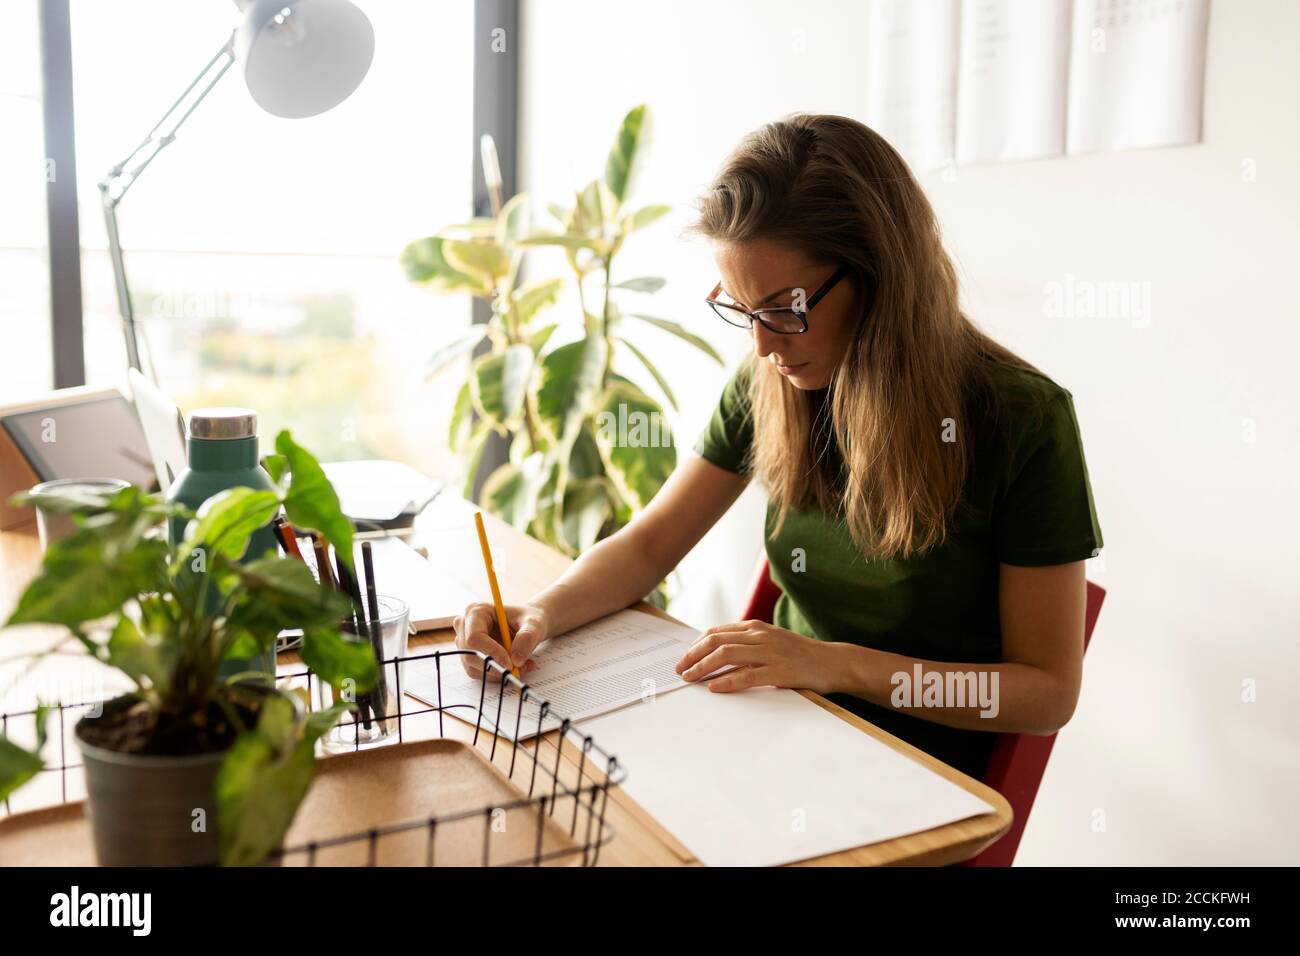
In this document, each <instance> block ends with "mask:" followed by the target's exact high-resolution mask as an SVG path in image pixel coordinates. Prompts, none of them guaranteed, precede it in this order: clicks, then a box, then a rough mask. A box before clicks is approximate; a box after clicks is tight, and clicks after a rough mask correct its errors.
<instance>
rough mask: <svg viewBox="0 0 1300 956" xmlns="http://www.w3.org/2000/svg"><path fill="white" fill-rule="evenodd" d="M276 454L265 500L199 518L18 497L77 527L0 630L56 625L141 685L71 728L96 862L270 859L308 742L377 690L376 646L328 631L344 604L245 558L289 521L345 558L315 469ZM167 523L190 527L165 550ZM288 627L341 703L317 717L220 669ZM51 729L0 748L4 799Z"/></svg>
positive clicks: (138, 502) (281, 570)
mask: <svg viewBox="0 0 1300 956" xmlns="http://www.w3.org/2000/svg"><path fill="white" fill-rule="evenodd" d="M276 451H277V454H276V455H272V456H269V457H268V459H267V470H268V471H269V472H270V473H271V475H272V478H273V479H274V488H273V489H272V490H254V489H251V488H234V489H230V490H228V491H223V492H221V493H220V494H217V495H215V496H213V497H212V498H209V499H208V500H207V501H206V502H204V503H203V505H202V506H200V507H199V508H198V510H197V512H194V513H190V512H189V511H188V510H187V509H185V508H184V507H183V506H180V505H177V504H175V503H172V502H168V501H165V500H163V499H162V498H160V497H156V496H152V495H148V494H145V493H144V492H143V491H141V490H140V489H138V488H136V487H133V486H132V487H127V488H124V489H122V490H121V491H118V492H115V493H113V494H111V495H110V496H106V497H104V496H100V497H95V496H91V497H85V496H76V495H74V496H68V497H63V498H45V497H41V498H39V499H35V500H33V499H21V498H20V500H25V501H26V503H30V504H35V505H36V506H38V507H41V508H46V509H51V510H57V511H61V512H63V513H67V514H71V515H72V517H73V520H74V521H75V522H76V524H77V530H76V531H75V532H74V533H73V534H72V535H71V536H69V537H67V538H64V539H62V540H59V541H56V542H54V543H53V544H51V546H50V548H49V549H48V551H47V552H46V554H45V557H44V560H43V562H42V565H41V569H40V572H39V573H38V575H37V576H36V578H35V579H34V580H33V581H32V582H31V584H30V585H28V587H27V589H26V590H25V591H24V593H23V595H22V597H21V598H20V599H19V601H18V605H17V607H16V609H15V610H14V612H13V614H12V615H11V616H10V617H9V620H8V621H7V622H6V624H5V626H6V627H9V626H12V625H16V624H31V623H43V624H52V625H57V626H60V627H63V628H65V629H66V630H67V632H68V637H67V641H66V642H64V643H75V644H79V645H80V646H81V648H82V649H84V651H85V652H86V653H87V654H90V655H91V656H92V657H94V658H95V659H96V660H99V661H102V662H103V663H105V664H107V665H109V666H110V667H113V668H116V669H117V670H119V671H121V672H122V673H123V674H125V675H126V676H127V677H128V678H130V679H131V681H132V682H133V683H134V685H135V689H134V690H132V691H131V692H130V693H128V694H125V695H123V696H121V697H118V698H116V699H114V700H112V701H109V702H107V703H106V704H105V705H104V706H103V707H102V708H100V710H99V713H94V712H92V713H89V714H87V715H86V716H85V717H83V718H82V719H81V720H80V721H79V722H78V723H77V726H76V730H75V734H76V739H77V743H78V745H79V747H80V749H81V752H82V756H83V762H84V765H85V772H86V792H87V809H88V813H89V816H90V820H91V825H92V829H93V831H94V837H95V847H96V853H97V856H98V858H99V861H100V863H101V864H104V865H133V864H134V865H141V864H144V865H157V864H205V863H213V862H220V863H222V864H234V865H240V864H253V863H257V862H260V861H261V860H263V859H264V858H265V857H266V856H267V854H269V853H270V852H272V851H273V850H275V849H276V848H277V847H278V846H279V845H280V843H281V841H282V839H283V837H284V834H285V832H286V831H287V830H288V827H289V825H290V823H291V822H292V821H293V816H294V813H295V812H296V810H297V808H298V805H299V803H300V802H301V801H302V798H303V797H304V796H305V794H306V792H307V789H308V787H309V786H310V784H311V779H312V772H313V767H314V761H315V744H316V741H317V740H318V739H319V738H320V737H321V736H322V735H323V734H324V733H325V732H326V731H327V730H329V728H330V727H331V726H333V724H334V723H335V722H336V721H337V720H338V719H339V717H340V716H341V714H342V713H343V712H344V711H346V710H348V709H349V708H351V707H352V704H350V703H349V702H348V701H350V700H352V699H355V694H356V693H364V692H365V691H367V690H369V688H370V687H371V686H372V685H373V683H374V681H375V678H376V674H377V670H376V663H375V659H374V656H373V653H372V651H371V649H370V646H369V645H368V644H365V643H360V642H355V641H351V640H348V639H346V638H345V637H344V636H343V635H342V634H341V633H340V632H339V630H338V623H339V621H340V620H341V618H342V617H343V615H344V613H345V612H346V610H347V604H346V601H345V599H344V598H343V597H341V596H340V595H339V594H338V593H337V592H334V591H332V590H330V589H328V588H325V587H322V586H321V585H320V584H318V583H317V581H316V578H315V576H314V575H313V574H312V572H311V570H310V569H309V568H308V567H307V566H306V565H305V564H303V563H302V562H301V561H298V560H295V559H290V558H286V557H281V556H280V555H278V554H277V553H276V552H274V551H271V552H269V553H266V554H246V553H245V552H246V550H247V549H248V547H249V541H250V537H251V536H252V535H253V532H254V531H256V530H257V529H260V528H262V527H264V526H265V525H266V524H267V523H268V522H270V521H271V520H272V519H273V518H274V517H275V516H276V514H278V513H279V511H280V509H281V508H283V509H284V511H285V513H286V515H287V517H288V519H289V520H290V521H291V522H292V523H293V524H294V525H295V526H297V527H298V528H301V529H312V530H316V531H319V532H320V533H321V534H323V535H325V537H326V538H327V539H328V540H329V541H330V543H331V544H333V545H334V547H335V549H336V550H337V552H338V554H339V555H341V556H345V557H346V558H349V559H350V557H351V555H352V526H351V524H350V523H349V522H348V521H347V519H346V518H345V517H344V516H343V515H342V513H341V512H340V510H339V504H338V497H337V495H336V494H335V492H334V489H333V487H332V486H331V485H330V483H329V482H328V480H327V479H326V478H325V475H324V472H323V471H322V470H321V467H320V465H319V463H318V462H317V461H316V459H315V458H314V457H312V455H311V454H309V453H308V452H307V451H306V450H304V449H303V448H301V447H300V446H298V445H297V444H295V443H294V441H293V439H292V438H291V437H290V435H289V433H288V432H281V433H280V435H279V436H278V438H277V439H276ZM176 517H180V518H182V519H185V520H186V521H187V522H188V524H187V525H185V528H186V531H185V535H184V540H182V541H180V542H178V543H177V544H176V545H175V546H174V547H173V546H171V545H169V544H168V543H167V541H166V540H165V539H164V537H163V535H162V534H161V532H160V525H162V524H163V523H164V522H166V521H168V520H170V519H172V518H176ZM286 628H301V629H302V630H303V644H302V656H303V659H304V661H305V662H306V663H307V665H308V666H309V667H310V668H311V669H312V670H313V671H314V672H315V673H316V675H317V676H318V677H319V678H320V679H321V680H323V681H326V682H327V683H329V684H330V685H331V686H333V687H334V688H335V689H336V690H337V691H338V692H339V695H340V696H341V697H342V698H343V700H342V702H340V703H338V704H336V705H335V706H333V707H331V708H329V709H326V710H320V711H316V712H310V711H309V709H308V707H307V706H306V705H305V704H304V702H303V700H302V698H301V695H302V692H301V691H300V690H299V691H292V690H284V689H279V688H277V687H276V684H275V680H274V677H273V675H270V674H267V673H263V672H256V671H253V672H245V673H236V674H233V675H230V676H223V675H222V673H221V670H222V666H221V665H222V663H223V662H224V661H227V660H249V659H253V658H256V657H257V656H258V655H260V654H263V653H265V652H266V651H267V650H269V649H271V648H273V647H274V645H275V640H276V637H277V635H278V634H279V633H280V631H281V630H283V629H286ZM61 646H62V645H60V647H61ZM58 649H60V648H52V649H51V651H50V652H52V651H54V650H58ZM47 653H48V652H47ZM43 716H44V714H43V712H42V711H41V710H38V712H37V725H38V731H37V733H38V741H37V746H36V748H35V749H34V750H27V749H25V748H22V747H19V746H18V745H17V744H15V743H13V742H12V741H10V740H6V739H5V738H4V737H2V736H0V798H3V797H5V796H7V795H8V794H9V793H10V792H12V791H13V790H14V789H15V788H16V787H18V786H20V785H22V784H23V783H24V782H26V781H27V780H28V779H30V778H31V777H33V776H34V775H35V774H36V773H37V772H38V771H39V770H40V769H41V767H42V762H41V757H40V749H41V745H42V744H43V743H44V734H45V730H44V720H43Z"/></svg>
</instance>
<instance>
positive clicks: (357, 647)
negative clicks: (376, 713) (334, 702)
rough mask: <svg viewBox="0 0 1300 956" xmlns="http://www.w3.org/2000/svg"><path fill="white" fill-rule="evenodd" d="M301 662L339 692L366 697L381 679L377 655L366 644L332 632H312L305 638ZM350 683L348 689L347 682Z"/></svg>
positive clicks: (304, 636)
mask: <svg viewBox="0 0 1300 956" xmlns="http://www.w3.org/2000/svg"><path fill="white" fill-rule="evenodd" d="M302 660H303V663H304V664H306V665H307V666H308V667H309V668H311V670H312V671H313V672H314V673H315V674H316V676H317V677H319V678H320V679H321V680H323V681H325V683H327V684H329V685H330V686H331V687H333V688H334V689H335V690H337V691H342V690H344V689H345V687H346V688H347V689H350V690H352V691H354V692H355V693H357V694H364V693H367V692H368V691H369V690H370V689H371V688H372V687H374V686H375V681H376V680H377V679H378V677H379V666H378V663H377V662H376V661H375V654H374V651H373V650H372V649H371V647H370V644H368V643H366V642H365V641H359V640H348V639H347V638H346V637H344V636H343V635H342V634H340V633H339V632H338V631H336V630H333V629H330V628H311V629H309V630H307V631H306V632H305V633H304V634H303V638H302ZM348 681H351V682H352V683H351V684H350V685H349V684H348V683H347V682H348Z"/></svg>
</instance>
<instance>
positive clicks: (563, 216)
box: [546, 202, 569, 228]
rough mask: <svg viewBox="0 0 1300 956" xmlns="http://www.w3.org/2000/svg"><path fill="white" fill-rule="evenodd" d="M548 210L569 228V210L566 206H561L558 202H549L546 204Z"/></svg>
mask: <svg viewBox="0 0 1300 956" xmlns="http://www.w3.org/2000/svg"><path fill="white" fill-rule="evenodd" d="M546 211H547V212H549V213H550V214H551V215H552V216H553V217H555V218H556V219H558V220H559V221H560V223H561V224H563V225H564V226H565V228H568V224H569V210H568V209H567V208H566V207H564V206H561V205H560V204H559V203H557V202H548V203H547V204H546Z"/></svg>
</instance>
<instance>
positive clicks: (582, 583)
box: [455, 457, 748, 673]
mask: <svg viewBox="0 0 1300 956" xmlns="http://www.w3.org/2000/svg"><path fill="white" fill-rule="evenodd" d="M747 481H748V479H747V478H745V477H744V476H741V475H738V474H735V473H734V472H730V471H727V470H726V469H723V468H719V467H718V466H717V465H714V464H711V463H710V462H707V461H705V460H704V459H703V458H698V457H693V458H691V459H689V460H688V461H687V462H686V463H685V464H683V465H682V467H680V468H678V469H677V470H676V471H675V472H673V474H672V475H671V476H670V477H669V479H668V480H667V481H666V482H664V486H663V487H662V488H661V489H659V493H658V494H657V495H655V497H654V499H653V500H652V501H651V502H650V504H648V505H647V506H646V508H645V510H644V511H642V512H641V513H640V514H638V515H637V516H636V517H634V518H633V519H632V521H631V522H629V523H628V525H627V526H626V527H625V528H623V529H622V530H620V531H618V532H617V533H616V534H613V535H611V536H610V537H608V538H606V539H605V540H604V541H601V542H600V543H599V544H597V545H595V546H594V547H592V548H591V549H589V550H588V551H586V552H585V553H584V554H583V555H582V556H581V557H579V558H578V560H577V561H575V562H574V563H573V564H572V565H571V566H570V567H569V569H568V570H567V571H565V572H564V574H562V575H561V576H560V578H559V580H557V581H556V582H555V583H554V584H552V585H551V586H550V587H548V588H547V589H546V590H544V591H542V592H541V593H539V594H537V595H536V596H534V597H533V599H532V600H531V601H529V602H528V603H527V604H525V605H521V606H511V607H507V608H506V614H507V619H508V621H509V623H510V628H511V631H512V633H513V637H514V639H513V641H512V650H513V654H512V655H507V654H506V652H505V649H504V648H503V647H502V646H501V644H500V635H499V634H498V633H497V623H496V612H495V611H494V610H493V607H492V605H491V604H490V603H476V604H471V605H470V606H469V607H468V608H466V609H465V613H464V615H462V616H461V617H458V618H456V621H455V628H456V645H457V646H458V647H461V648H467V649H471V650H479V651H483V652H484V653H485V654H488V655H490V656H491V657H492V658H493V659H494V660H496V662H497V663H498V664H500V665H501V666H502V667H507V668H508V667H510V666H511V665H512V664H513V665H514V666H523V665H524V662H525V661H527V660H528V658H529V657H530V656H531V654H532V652H533V650H534V649H535V648H536V647H537V645H538V644H540V643H541V642H542V641H544V640H546V638H548V637H551V636H554V635H558V634H563V633H565V632H566V631H570V630H572V629H573V628H575V627H580V626H582V625H583V624H586V623H588V622H589V621H594V620H595V619H596V618H599V617H604V616H605V615H606V614H612V613H614V612H615V611H620V610H622V609H623V608H625V607H629V606H630V605H632V604H634V603H636V602H637V601H639V600H641V599H642V598H644V597H645V596H646V595H647V594H649V593H650V592H651V591H652V590H653V589H654V587H655V585H657V584H658V583H659V582H660V581H662V580H663V579H664V578H665V577H666V576H667V575H668V572H670V571H671V570H673V568H675V567H677V565H678V563H679V562H680V561H681V560H682V558H684V557H685V556H686V554H687V553H688V552H689V551H690V550H691V548H693V547H695V545H696V544H697V543H698V542H699V540H700V538H702V537H704V534H705V532H707V531H708V530H709V529H710V528H711V527H713V525H714V523H715V522H716V521H717V520H718V519H719V518H721V517H722V516H723V514H725V513H726V511H727V509H728V508H730V507H731V505H732V504H733V503H734V502H735V500H736V499H737V498H738V497H740V493H741V492H742V491H744V489H745V485H746V483H747ZM512 657H513V660H511V658H512ZM462 660H463V661H464V662H465V665H466V667H467V669H470V671H471V673H478V659H477V658H474V657H469V656H466V657H463V658H462Z"/></svg>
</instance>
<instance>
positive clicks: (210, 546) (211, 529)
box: [173, 488, 280, 565]
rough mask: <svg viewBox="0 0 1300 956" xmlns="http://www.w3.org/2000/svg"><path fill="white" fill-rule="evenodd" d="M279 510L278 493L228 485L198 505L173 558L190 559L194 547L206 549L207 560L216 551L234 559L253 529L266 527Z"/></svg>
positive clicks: (177, 560) (238, 556)
mask: <svg viewBox="0 0 1300 956" xmlns="http://www.w3.org/2000/svg"><path fill="white" fill-rule="evenodd" d="M279 511H280V495H279V494H278V493H277V492H274V491H261V490H258V489H255V488H228V489H226V490H225V491H220V492H218V493H217V494H215V495H213V496H212V497H211V498H209V499H208V500H207V501H205V502H203V504H202V505H201V506H199V510H198V513H197V514H196V516H195V519H194V520H193V521H191V522H190V525H189V528H188V529H187V530H186V533H185V542H184V544H182V546H181V547H180V548H179V549H178V550H177V552H176V555H175V557H174V558H173V561H174V563H175V564H177V565H179V564H180V563H181V562H185V561H188V560H190V555H192V554H193V553H194V552H195V551H196V550H199V549H203V550H204V551H206V553H207V556H208V560H209V561H211V560H212V559H213V558H214V557H216V556H217V555H221V556H222V557H226V558H231V559H232V560H238V559H239V558H241V557H243V555H244V552H246V551H247V550H248V542H249V539H250V538H252V536H253V532H255V531H257V530H259V529H261V528H264V527H266V526H267V525H268V524H270V523H271V520H272V519H273V518H274V517H275V516H276V514H277V513H279Z"/></svg>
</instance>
